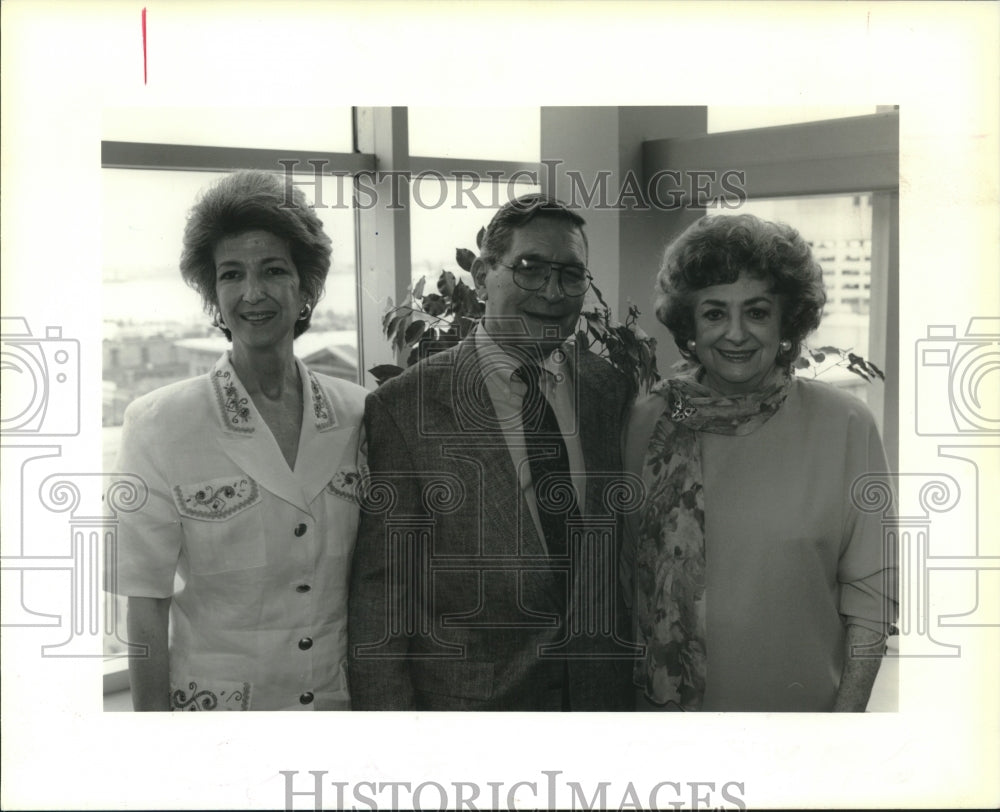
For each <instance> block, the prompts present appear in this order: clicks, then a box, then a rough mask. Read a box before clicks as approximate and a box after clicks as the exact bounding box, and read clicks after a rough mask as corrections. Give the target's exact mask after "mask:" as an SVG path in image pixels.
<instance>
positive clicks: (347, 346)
mask: <svg viewBox="0 0 1000 812" xmlns="http://www.w3.org/2000/svg"><path fill="white" fill-rule="evenodd" d="M231 346H232V345H231V344H230V343H229V342H228V341H227V340H226V337H225V336H224V335H221V334H219V335H214V336H206V337H202V338H181V339H177V340H175V341H174V347H175V348H176V351H177V355H178V359H179V360H180V361H181V362H182V363H184V364H185V365H186V373H185V377H192V376H194V375H203V374H205V373H206V372H208V371H209V370H210V369H211V368H212V365H213V364H214V363H215V362H216V361H217V360H218V359H219V356H220V355H222V353H223V352H225V350H227V349H228V348H229V347H231ZM295 355H296V357H298V358H301V359H302V360H303V361H305V363H306V364H307V365H308V366H309V368H310V369H311V370H313V371H314V372H321V373H323V374H324V375H330V376H332V377H334V378H343V379H344V380H347V381H353V382H356V381H357V380H358V333H357V331H356V330H326V331H318V332H313V331H312V330H310V331H309V332H307V333H303V334H302V335H301V336H299V337H298V338H297V339H295Z"/></svg>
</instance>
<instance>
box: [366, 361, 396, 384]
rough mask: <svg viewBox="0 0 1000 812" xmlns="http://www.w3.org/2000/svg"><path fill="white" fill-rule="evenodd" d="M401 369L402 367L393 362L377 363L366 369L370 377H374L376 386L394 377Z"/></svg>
mask: <svg viewBox="0 0 1000 812" xmlns="http://www.w3.org/2000/svg"><path fill="white" fill-rule="evenodd" d="M402 371H403V368H402V367H398V366H396V365H395V364H379V365H378V366H375V367H372V368H371V369H369V370H368V372H369V373H371V375H372V377H373V378H375V383H376V384H377V385H378V386H381V385H382V384H384V383H385V382H386V381H387V380H389V379H390V378H395V377H396V376H397V375H399V373H401V372H402Z"/></svg>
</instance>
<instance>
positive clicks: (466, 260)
mask: <svg viewBox="0 0 1000 812" xmlns="http://www.w3.org/2000/svg"><path fill="white" fill-rule="evenodd" d="M484 234H485V229H480V230H479V233H478V234H477V235H476V246H477V247H478V248H482V241H483V236H484ZM475 259H476V254H475V253H474V252H473V251H470V250H469V249H467V248H458V249H456V251H455V262H456V263H457V264H458V267H459V268H461V269H462V270H463V271H467V272H469V273H471V272H472V263H473V262H474V261H475ZM426 281H427V280H426V277H422V278H421V279H420V281H419V282H417V284H416V285H414V286H413V288H412V289H411V290H410V291H409V294H408V296H407V300H406V301H405V302H403V303H402V304H400V305H396V306H392V305H391V303H390V306H389V308H388V309H387V311H386V314H385V316H384V317H383V318H382V330H383V332H384V333H385V336H386V338H387V339H388V340H389V342H390V343H391V344H392V347H393V349H394V350H395V351H396V353H397V354H398V355H403V354H404V353H405V354H406V365H407V366H412V365H413V364H415V363H416V362H417V361H418V360H419V359H421V358H423V357H426V355H427V353H429V352H439V351H440V350H443V349H447V348H448V347H450V346H452V345H454V344H457V343H458V342H459V341H461V340H462V339H463V338H465V337H466V336H467V335H468V334H469V333H470V332H471V331H472V329H473V328H474V327H475V326H476V324H477V323H478V321H479V320H480V319H481V318H482V316H483V313H484V312H485V309H486V305H485V303H484V302H483V301H482V300H481V299H480V298H479V297H478V296H477V295H476V291H475V289H474V288H471V287H469V286H468V285H467V284H465V282H464V281H463V280H461V279H457V278H456V277H455V274H454V273H452V272H451V271H447V270H442V271H441V275H440V276H439V277H438V280H437V286H436V291H432V292H430V293H427V292H426V289H427V286H426ZM591 290H592V291H593V292H594V296H595V297H596V299H597V304H595V305H594V306H592V307H590V308H587V309H585V310H584V311H583V312H582V313H581V314H580V326H579V329H578V330H577V332H576V340H577V342H578V344H579V345H580V346H582V347H586V348H588V349H590V350H591V351H593V352H594V353H595V354H596V355H598V356H599V357H601V358H604V359H606V360H607V361H608V363H610V364H611V365H612V366H614V367H615V368H616V369H618V370H620V371H621V372H622V373H624V374H625V375H626V377H628V379H629V381H630V382H631V384H632V386H633V388H634V390H635V391H641V390H647V389H648V388H649V387H650V386H651V385H652V384H654V383H655V382H656V381H658V380H659V379H660V373H659V371H658V370H657V368H656V339H655V338H653V337H652V336H649V335H647V334H646V333H645V332H644V331H643V330H642V328H641V327H639V324H638V319H639V309H638V308H637V307H636V306H635V305H634V304H631V303H630V304H629V306H628V315H627V316H626V317H625V321H624V322H619V321H617V320H616V319H614V318H613V316H612V314H611V308H610V307H609V306H608V304H607V302H605V301H604V295H603V294H602V293H601V291H600V288H598V287H597V285H593V284H592V285H591ZM402 371H403V367H400V366H397V365H395V364H382V365H380V366H376V367H373V368H372V369H370V370H369V372H370V373H371V374H372V375H373V376H374V377H375V380H376V381H377V382H378V383H379V384H382V383H384V382H385V381H387V380H389V379H390V378H393V377H395V376H396V375H398V374H399V373H401V372H402Z"/></svg>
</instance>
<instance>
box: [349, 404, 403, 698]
mask: <svg viewBox="0 0 1000 812" xmlns="http://www.w3.org/2000/svg"><path fill="white" fill-rule="evenodd" d="M364 425H365V435H366V437H367V443H368V470H369V479H368V482H367V484H366V488H365V490H366V495H365V499H364V500H363V503H362V508H361V523H360V528H359V531H358V540H357V545H356V546H355V549H354V558H353V560H352V564H351V585H350V598H349V604H348V677H349V680H350V691H351V707H352V709H354V710H407V709H413V708H414V707H415V704H414V691H413V682H412V678H411V674H410V662H409V660H408V659H406V655H407V653H408V651H409V639H408V638H407V637H406V636H405V634H403V630H402V629H400V628H399V624H398V622H397V621H398V619H396V618H394V617H391V616H390V613H391V612H392V611H393V609H397V610H398V609H399V608H400V603H401V602H402V601H399V600H397V601H395V602H390V570H389V534H388V530H389V526H388V524H387V522H386V515H387V510H388V509H391V505H392V504H395V505H407V504H414V501H413V500H415V499H416V498H417V497H416V495H415V494H411V493H406V492H404V491H405V490H406V489H407V488H408V487H410V488H412V484H411V485H407V483H412V482H413V478H412V477H409V476H396V474H399V473H402V472H406V471H412V470H413V467H414V465H413V460H412V459H411V455H410V454H409V453H408V449H407V442H406V436H405V434H404V432H403V431H401V430H400V428H399V426H398V425H397V423H396V421H395V420H394V419H393V417H392V415H391V414H390V413H389V410H388V409H387V408H386V406H385V404H384V403H383V400H382V397H381V395H380V393H379V392H373V393H372V394H370V395H369V396H368V399H367V401H366V403H365V424H364ZM396 586H405V585H403V584H397V585H396ZM400 597H401V598H402V599H403V600H405V596H400Z"/></svg>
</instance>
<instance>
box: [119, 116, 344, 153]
mask: <svg viewBox="0 0 1000 812" xmlns="http://www.w3.org/2000/svg"><path fill="white" fill-rule="evenodd" d="M102 124H103V127H102V138H103V139H104V140H105V141H139V142H142V143H150V144H196V145H201V146H213V147H250V148H255V149H288V150H317V151H319V152H352V151H353V149H354V146H353V144H354V138H353V132H354V130H353V118H352V115H351V108H350V107H264V108H259V107H196V108H191V107H141V108H137V107H130V108H110V109H107V110H105V111H104V117H103V122H102Z"/></svg>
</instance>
